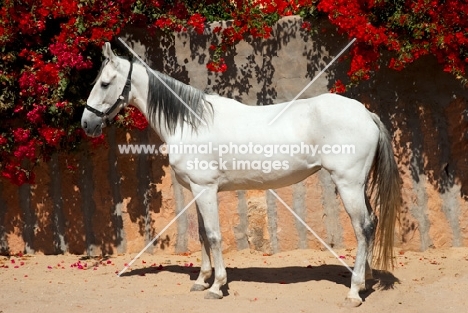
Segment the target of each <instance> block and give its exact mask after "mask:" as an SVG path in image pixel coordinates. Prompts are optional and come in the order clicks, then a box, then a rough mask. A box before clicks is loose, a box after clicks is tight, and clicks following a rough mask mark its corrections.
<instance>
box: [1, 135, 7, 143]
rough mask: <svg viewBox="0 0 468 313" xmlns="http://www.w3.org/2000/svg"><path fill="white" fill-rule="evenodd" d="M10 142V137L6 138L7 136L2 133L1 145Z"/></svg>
mask: <svg viewBox="0 0 468 313" xmlns="http://www.w3.org/2000/svg"><path fill="white" fill-rule="evenodd" d="M7 143H8V139H6V138H5V136H3V135H0V146H3V145H5V144H7Z"/></svg>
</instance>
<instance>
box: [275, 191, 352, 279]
mask: <svg viewBox="0 0 468 313" xmlns="http://www.w3.org/2000/svg"><path fill="white" fill-rule="evenodd" d="M268 191H269V192H271V193H272V194H273V195H274V196H275V197H276V199H278V201H279V202H281V203H282V204H283V205H284V206H285V207H286V209H288V210H289V212H291V214H292V215H294V217H295V218H297V220H298V221H299V222H300V223H301V224H302V225H304V227H305V228H307V229H308V230H309V231H310V232H311V233H312V235H314V236H315V238H317V240H318V241H320V243H321V244H322V245H324V246H325V248H327V249H328V251H330V252H331V254H333V255H334V256H335V258H336V259H337V260H338V261H340V262H341V263H342V264H343V265H344V266H345V267H346V268H347V269H348V271H350V272H351V274H353V275H356V273H354V271H353V270H352V269H351V267H349V266H348V264H346V263H345V261H343V260H342V259H341V258H340V257H339V256H338V254H336V252H335V251H333V249H332V248H331V247H330V246H329V245H328V244H327V243H326V242H325V241H324V240H323V239H322V238H320V236H319V235H317V233H316V232H314V231H313V230H312V228H310V227H309V225H307V224H306V223H305V222H304V220H303V219H302V218H301V217H300V216H299V215H297V213H296V212H294V211H293V209H291V208H290V207H289V205H287V204H286V202H284V201H283V199H281V198H280V196H278V194H277V193H276V192H274V191H273V190H272V189H268Z"/></svg>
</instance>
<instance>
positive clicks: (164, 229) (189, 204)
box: [117, 189, 206, 276]
mask: <svg viewBox="0 0 468 313" xmlns="http://www.w3.org/2000/svg"><path fill="white" fill-rule="evenodd" d="M205 190H206V189H202V191H200V193H199V194H198V195H197V196H196V197H195V198H193V199H192V201H190V202H189V203H188V204H187V205H186V206H185V208H184V209H183V210H182V211H180V212H179V214H177V215H176V216H175V217H174V218H173V219H172V220H171V221H170V222H169V223H168V224H167V225H166V227H164V228H163V230H161V231H160V232H159V234H157V235H156V237H154V239H153V240H151V242H150V243H148V244H147V245H146V247H144V248H143V250H141V251H140V253H138V254H137V255H136V256H135V257H134V258H133V260H132V261H131V262H130V263H128V264H127V265H125V267H124V269H123V270H121V271H120V273H119V274H118V275H117V276H120V275H122V274H123V273H124V272H125V271H126V270H127V269H128V268H129V267H130V266H131V265H132V264H133V262H135V261H136V259H138V258H139V257H140V255H142V254H143V252H145V251H146V249H148V248H149V247H150V246H151V245H152V244H153V243H154V242H155V241H156V239H158V238H159V237H160V236H161V235H162V233H164V232H165V231H166V230H167V229H168V228H169V227H170V226H171V225H172V224H173V223H174V222H175V221H176V220H177V219H178V218H179V217H180V216H181V215H182V214H183V213H184V212H185V211H186V210H187V209H188V208H189V207H190V206H191V205H192V203H194V202H195V200H197V199H198V197H200V196H201V194H202V193H204V192H205Z"/></svg>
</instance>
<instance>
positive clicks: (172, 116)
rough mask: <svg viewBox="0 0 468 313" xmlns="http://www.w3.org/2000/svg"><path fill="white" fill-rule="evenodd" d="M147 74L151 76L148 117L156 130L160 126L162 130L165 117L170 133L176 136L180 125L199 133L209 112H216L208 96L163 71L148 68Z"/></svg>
mask: <svg viewBox="0 0 468 313" xmlns="http://www.w3.org/2000/svg"><path fill="white" fill-rule="evenodd" d="M147 73H148V76H149V81H148V84H149V86H148V106H147V114H148V119H149V122H150V124H151V125H153V127H154V126H156V125H160V126H161V127H162V125H161V120H162V118H164V122H165V124H166V125H165V126H166V128H167V130H168V131H169V133H170V134H174V133H175V130H176V128H177V126H180V127H182V128H183V126H184V124H185V123H187V124H188V125H189V126H191V127H192V130H195V131H196V130H197V127H198V126H199V125H200V123H203V120H204V118H205V117H206V115H207V114H206V113H207V111H208V110H207V109H210V108H211V109H212V107H211V104H210V103H209V102H207V101H206V100H205V93H204V92H203V91H201V90H199V89H197V88H195V87H192V86H189V85H186V84H184V83H182V82H180V81H178V80H176V79H174V78H172V77H170V76H167V75H165V74H162V73H160V72H156V71H149V70H148V69H147ZM156 75H158V77H156ZM161 81H163V82H164V83H165V85H166V86H165V85H164V84H163V83H162V82H161ZM168 87H169V88H170V89H171V90H172V91H173V92H172V91H171V90H169V89H168ZM175 94H176V95H177V96H178V97H177V96H176V95H175ZM205 104H208V106H205ZM189 108H190V109H191V110H192V111H193V112H195V114H196V115H195V114H193V112H192V111H190V109H189Z"/></svg>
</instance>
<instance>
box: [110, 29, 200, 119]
mask: <svg viewBox="0 0 468 313" xmlns="http://www.w3.org/2000/svg"><path fill="white" fill-rule="evenodd" d="M119 41H120V42H121V43H122V44H123V45H124V46H125V48H127V49H128V51H130V52H131V53H132V54H133V55H134V56H135V57H136V58H137V59H138V61H140V62H141V63H142V64H143V65H144V66H145V67H146V68H147V69H148V70H149V71H150V72H151V74H153V75H154V76H155V77H156V78H157V79H159V81H160V82H161V83H162V84H163V85H164V86H165V87H166V88H167V89H169V91H170V92H172V94H173V95H174V96H175V97H176V98H177V99H179V101H180V102H182V103H183V104H184V105H185V107H186V108H187V109H188V110H189V111H190V112H191V113H192V114H193V115H195V117H196V118H198V120H200V122H201V123H202V124H203V125H205V126H206V125H207V124H206V122H205V121H204V120H203V119H202V118H201V117H200V116H199V115H198V114H197V113H195V111H194V110H192V108H191V107H190V106H189V105H188V104H187V103H185V101H184V100H182V99H181V98H180V97H179V95H178V94H177V93H176V92H175V91H174V90H172V89H171V88H170V87H169V86H168V85H167V84H166V83H165V82H164V81H163V80H162V78H161V77H159V75H158V73H156V72H155V71H154V70H153V69H152V68H151V67H149V66H148V64H146V62H145V61H143V59H142V58H140V56H139V55H138V54H136V52H135V51H133V49H132V48H130V46H129V45H127V44H126V43H125V41H123V39H122V38H120V37H119Z"/></svg>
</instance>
